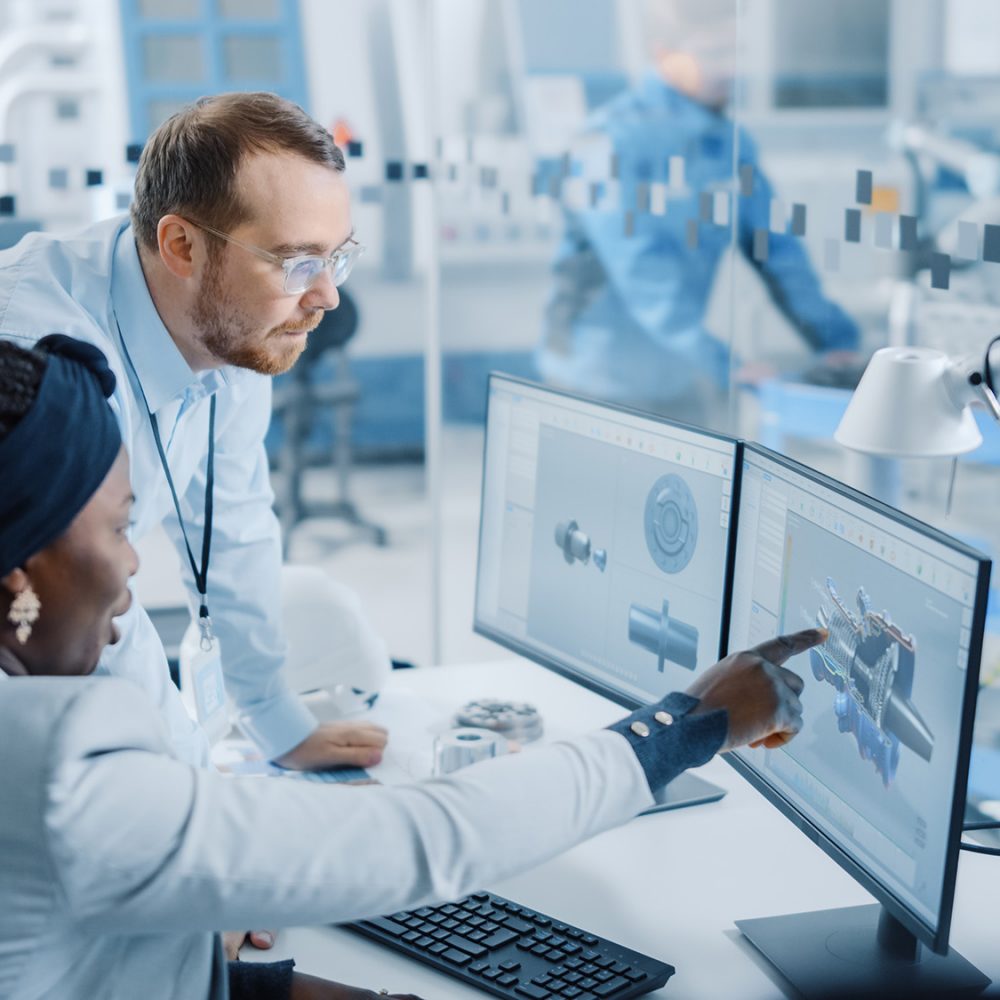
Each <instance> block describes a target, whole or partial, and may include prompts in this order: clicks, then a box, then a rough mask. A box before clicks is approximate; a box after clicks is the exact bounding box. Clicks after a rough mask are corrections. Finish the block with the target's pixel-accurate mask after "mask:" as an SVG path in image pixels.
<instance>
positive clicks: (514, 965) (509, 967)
mask: <svg viewBox="0 0 1000 1000" xmlns="http://www.w3.org/2000/svg"><path fill="white" fill-rule="evenodd" d="M500 968H501V969H503V971H504V972H517V970H518V969H520V968H521V963H520V962H513V961H510V960H508V961H506V962H501V963H500Z"/></svg>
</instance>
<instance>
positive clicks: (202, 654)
mask: <svg viewBox="0 0 1000 1000" xmlns="http://www.w3.org/2000/svg"><path fill="white" fill-rule="evenodd" d="M190 664H191V667H190V669H191V693H192V694H193V695H194V707H195V713H196V714H197V716H198V722H199V724H200V725H201V727H202V729H204V730H205V734H206V735H207V736H208V738H209V741H210V742H212V743H215V742H217V741H218V740H220V739H222V737H223V736H225V735H226V734H227V733H228V732H229V713H228V712H227V711H226V685H225V681H224V680H223V678H222V656H221V655H220V651H219V640H218V639H213V640H212V641H211V643H210V644H209V648H208V649H203V648H202V646H201V645H200V644H199V646H198V648H197V650H196V651H195V653H194V655H193V656H192V657H191V661H190Z"/></svg>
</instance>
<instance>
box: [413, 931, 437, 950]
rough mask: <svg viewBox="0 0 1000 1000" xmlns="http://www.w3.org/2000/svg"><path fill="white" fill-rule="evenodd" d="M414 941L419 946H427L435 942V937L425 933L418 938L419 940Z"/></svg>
mask: <svg viewBox="0 0 1000 1000" xmlns="http://www.w3.org/2000/svg"><path fill="white" fill-rule="evenodd" d="M413 943H414V944H415V945H416V946H417V947H418V948H426V947H427V946H428V945H430V944H434V938H432V937H427V935H426V934H425V935H424V936H423V937H420V938H417V940H416V941H414V942H413Z"/></svg>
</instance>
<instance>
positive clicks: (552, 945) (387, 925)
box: [345, 892, 674, 1000]
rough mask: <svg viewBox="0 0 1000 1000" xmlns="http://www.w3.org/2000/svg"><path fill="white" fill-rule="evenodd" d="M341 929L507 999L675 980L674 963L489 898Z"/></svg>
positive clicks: (573, 998) (640, 989)
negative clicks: (651, 956) (368, 938)
mask: <svg viewBox="0 0 1000 1000" xmlns="http://www.w3.org/2000/svg"><path fill="white" fill-rule="evenodd" d="M345 926H346V927H347V928H348V929H350V930H353V931H357V932H358V933H360V934H364V935H365V936H366V937H370V938H373V939H374V940H376V941H378V942H380V943H382V944H385V945H388V946H389V947H390V948H393V949H395V950H396V951H400V952H402V953H403V954H405V955H408V956H409V957H410V958H415V959H417V961H420V962H424V963H426V964H427V965H430V966H433V967H434V968H435V969H437V970H438V971H439V972H443V973H445V974H446V975H449V976H453V977H454V978H455V979H459V980H461V981H462V982H464V983H468V984H469V985H472V986H476V987H478V988H479V989H481V990H484V991H485V992H487V993H492V994H493V995H494V996H499V997H506V998H509V1000H524V998H525V997H528V998H533V1000H546V998H549V997H551V998H553V1000H558V998H565V1000H598V998H604V997H612V998H614V1000H628V998H630V997H638V996H642V995H643V994H645V993H649V992H651V991H652V990H656V989H659V988H660V987H661V986H663V985H664V984H665V983H666V981H667V980H668V979H669V978H670V977H671V976H672V975H673V974H674V968H673V966H672V965H667V964H666V963H665V962H661V961H658V960H657V959H655V958H650V957H649V956H647V955H642V954H640V953H639V952H637V951H632V950H631V949H630V948H626V947H624V946H623V945H620V944H615V943H614V942H613V941H608V940H607V939H605V938H599V937H597V935H595V934H590V933H588V932H587V931H585V930H582V929H581V928H579V927H572V926H570V925H569V924H565V923H561V922H560V921H558V920H554V919H553V918H552V917H547V916H545V914H542V913H538V912H537V911H536V910H532V909H529V908H528V907H526V906H519V905H518V904H517V903H513V902H511V901H510V900H509V899H504V898H503V897H502V896H497V895H495V894H494V893H491V892H476V893H473V894H472V895H471V896H466V897H464V898H463V899H460V900H458V901H456V902H454V903H445V904H443V905H440V906H423V907H420V908H419V909H416V910H407V911H403V912H400V913H394V914H392V915H391V916H388V917H376V918H375V919H373V920H361V921H358V922H357V923H354V924H347V925H345Z"/></svg>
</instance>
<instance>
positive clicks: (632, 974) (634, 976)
mask: <svg viewBox="0 0 1000 1000" xmlns="http://www.w3.org/2000/svg"><path fill="white" fill-rule="evenodd" d="M625 978H626V979H629V980H631V981H632V982H633V983H641V982H642V981H643V980H644V979H645V978H646V973H645V972H643V971H642V969H629V970H628V972H626V973H625Z"/></svg>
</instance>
